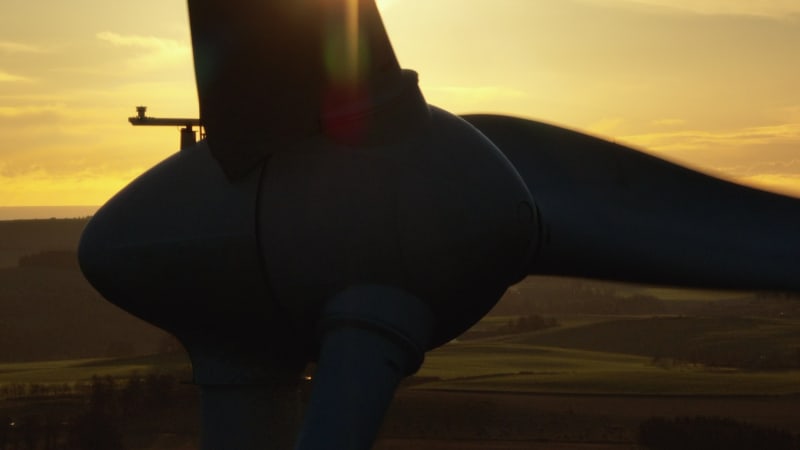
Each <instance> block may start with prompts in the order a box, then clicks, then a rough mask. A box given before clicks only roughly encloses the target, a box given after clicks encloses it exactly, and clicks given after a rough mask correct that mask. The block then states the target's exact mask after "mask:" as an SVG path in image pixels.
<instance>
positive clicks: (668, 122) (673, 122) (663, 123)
mask: <svg viewBox="0 0 800 450" xmlns="http://www.w3.org/2000/svg"><path fill="white" fill-rule="evenodd" d="M651 123H652V125H654V126H657V127H677V126H681V125H685V124H686V121H685V120H683V119H658V120H654V121H653V122H651Z"/></svg>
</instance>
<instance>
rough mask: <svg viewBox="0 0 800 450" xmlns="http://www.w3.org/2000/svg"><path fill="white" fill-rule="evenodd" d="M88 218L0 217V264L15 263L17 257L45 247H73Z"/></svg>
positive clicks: (66, 248) (42, 249)
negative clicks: (9, 218) (11, 218)
mask: <svg viewBox="0 0 800 450" xmlns="http://www.w3.org/2000/svg"><path fill="white" fill-rule="evenodd" d="M88 222H89V219H88V218H82V219H35V220H4V221H0V267H15V266H16V265H17V263H18V262H19V258H20V257H22V256H26V255H31V254H34V253H40V252H42V251H46V250H73V251H74V250H75V249H77V248H78V241H79V240H80V237H81V233H82V232H83V229H84V228H85V227H86V224H87V223H88Z"/></svg>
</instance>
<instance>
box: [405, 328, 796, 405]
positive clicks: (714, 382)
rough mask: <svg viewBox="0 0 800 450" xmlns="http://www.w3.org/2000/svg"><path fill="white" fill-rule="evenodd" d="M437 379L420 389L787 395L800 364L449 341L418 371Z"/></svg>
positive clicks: (792, 390)
mask: <svg viewBox="0 0 800 450" xmlns="http://www.w3.org/2000/svg"><path fill="white" fill-rule="evenodd" d="M418 376H420V377H425V378H428V377H431V378H438V379H440V381H432V382H426V383H422V384H419V385H417V386H416V388H417V389H420V388H422V389H459V390H460V389H464V390H487V391H510V392H537V393H581V394H620V395H785V394H797V393H800V370H786V371H759V372H751V371H741V370H731V369H727V370H724V369H708V368H705V367H702V366H681V367H678V368H663V367H661V366H657V365H654V364H653V363H652V359H650V358H646V357H641V356H634V355H625V354H616V353H604V352H592V351H585V350H574V349H563V348H555V347H540V346H535V345H524V344H508V343H505V342H502V341H500V340H498V341H495V342H480V343H458V344H450V345H447V346H445V347H443V348H441V349H439V350H436V351H434V352H432V353H430V354H429V355H428V357H427V359H426V361H425V364H424V365H423V367H422V369H421V370H420V372H419V373H418Z"/></svg>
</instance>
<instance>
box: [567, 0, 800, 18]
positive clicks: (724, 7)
mask: <svg viewBox="0 0 800 450" xmlns="http://www.w3.org/2000/svg"><path fill="white" fill-rule="evenodd" d="M583 1H585V2H589V3H595V4H602V5H605V6H623V7H633V8H636V7H638V8H642V7H645V8H649V9H651V10H661V11H663V12H672V13H675V12H683V13H691V14H702V15H735V16H758V17H769V18H775V19H787V18H792V17H793V16H794V17H800V2H798V1H797V0H761V1H753V0H583Z"/></svg>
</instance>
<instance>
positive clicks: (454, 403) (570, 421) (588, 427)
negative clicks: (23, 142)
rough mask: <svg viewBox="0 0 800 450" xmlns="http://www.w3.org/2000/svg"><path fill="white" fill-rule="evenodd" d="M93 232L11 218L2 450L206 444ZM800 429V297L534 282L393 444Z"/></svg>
mask: <svg viewBox="0 0 800 450" xmlns="http://www.w3.org/2000/svg"><path fill="white" fill-rule="evenodd" d="M86 222H87V219H86V218H81V219H44V220H15V221H0V450H6V449H14V450H17V449H19V450H22V449H26V450H27V449H30V450H36V449H48V450H49V449H87V450H88V449H105V450H114V449H126V450H167V449H170V450H171V449H176V450H177V449H181V450H184V449H185V450H188V449H197V448H199V447H198V445H199V436H200V421H199V420H200V419H199V390H198V389H197V387H196V386H194V385H193V384H192V383H191V368H190V364H189V360H188V357H187V356H186V354H185V352H184V351H183V349H182V347H181V346H180V343H178V342H177V341H176V340H175V339H174V338H173V337H171V336H170V335H168V334H167V333H165V332H163V331H161V330H159V329H156V328H153V327H152V326H150V325H147V324H145V323H144V322H142V321H140V320H138V319H136V318H134V317H132V316H130V315H128V314H127V313H125V312H123V311H121V310H119V309H118V308H116V307H115V306H113V305H111V304H109V303H107V302H105V301H104V300H103V299H102V298H101V297H100V296H99V294H97V293H96V292H95V291H94V290H93V289H92V288H91V286H90V285H89V284H88V283H87V282H86V281H85V280H84V279H83V277H82V275H81V273H80V270H79V268H78V266H77V261H76V250H75V249H76V246H77V242H78V239H79V236H80V233H81V230H82V229H83V227H84V225H85V224H86ZM308 374H309V377H308V378H310V381H308V382H307V383H306V384H305V385H304V389H305V390H307V389H308V388H310V386H311V384H312V383H313V368H309V371H308ZM799 432H800V298H799V297H797V296H791V295H786V294H781V293H753V292H717V291H696V290H677V289H665V288H659V287H653V286H639V285H626V284H614V283H607V282H595V281H590V280H581V279H567V278H552V277H530V278H527V279H526V280H524V281H523V282H522V283H520V284H518V285H516V286H514V287H512V288H511V289H509V291H508V292H507V293H506V295H505V296H504V297H503V299H502V300H501V301H500V302H499V303H498V305H497V306H496V307H495V308H494V310H493V311H492V312H491V313H490V314H489V315H488V316H487V317H486V318H484V319H483V320H482V321H481V322H479V323H478V324H476V325H475V326H474V327H473V328H472V329H470V330H469V331H468V332H467V333H465V334H464V335H463V336H461V337H459V338H458V339H456V340H454V341H452V342H450V343H448V344H446V345H444V346H442V347H441V348H439V349H437V350H435V351H433V352H431V353H429V354H428V356H427V358H426V361H425V363H424V365H423V367H422V369H421V370H420V371H419V372H418V373H417V374H416V375H414V376H413V377H411V378H409V379H408V380H406V382H405V383H404V385H403V387H402V388H401V389H400V391H399V392H398V394H397V396H396V399H395V402H394V404H393V405H392V408H391V410H390V411H389V413H388V416H387V419H386V421H385V423H384V426H383V430H382V432H381V435H380V438H379V440H378V443H377V444H376V447H375V448H376V449H383V450H390V449H405V448H419V449H555V450H560V449H562V450H566V449H575V450H578V449H586V450H589V449H592V450H606V449H620V450H622V449H645V448H648V449H701V448H702V449H708V448H726V449H740V448H741V449H751V448H768V449H776V450H780V449H797V448H800V437H798V436H799V435H798V433H799Z"/></svg>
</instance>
